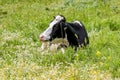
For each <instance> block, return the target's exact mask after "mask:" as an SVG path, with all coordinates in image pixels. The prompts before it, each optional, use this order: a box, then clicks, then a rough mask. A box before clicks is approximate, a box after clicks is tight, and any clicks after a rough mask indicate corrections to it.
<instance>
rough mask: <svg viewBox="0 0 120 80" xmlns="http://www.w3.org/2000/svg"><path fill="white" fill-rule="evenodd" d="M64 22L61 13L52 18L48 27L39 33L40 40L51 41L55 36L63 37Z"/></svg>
mask: <svg viewBox="0 0 120 80" xmlns="http://www.w3.org/2000/svg"><path fill="white" fill-rule="evenodd" d="M65 22H66V19H65V17H64V16H62V15H57V16H56V17H54V20H52V21H51V23H50V24H49V27H48V28H47V29H46V30H45V31H44V32H43V33H42V34H40V40H42V41H52V40H53V39H55V38H64V37H65V32H64V27H65V24H64V23H65Z"/></svg>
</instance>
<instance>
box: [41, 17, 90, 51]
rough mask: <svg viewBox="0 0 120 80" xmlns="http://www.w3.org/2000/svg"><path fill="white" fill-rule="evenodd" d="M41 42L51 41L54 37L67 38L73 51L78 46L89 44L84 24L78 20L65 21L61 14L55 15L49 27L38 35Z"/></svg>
mask: <svg viewBox="0 0 120 80" xmlns="http://www.w3.org/2000/svg"><path fill="white" fill-rule="evenodd" d="M39 38H40V40H41V41H43V42H46V41H50V42H51V41H53V40H54V39H56V38H63V39H67V41H68V43H69V46H71V47H74V49H75V51H77V49H78V48H79V47H84V46H87V45H88V44H89V37H88V33H87V31H86V29H85V26H84V25H83V23H82V22H80V21H74V22H67V21H66V18H65V17H64V16H63V15H57V16H56V17H54V19H53V20H52V21H51V22H50V24H49V27H48V28H47V29H46V30H45V31H44V32H43V33H42V34H40V36H39Z"/></svg>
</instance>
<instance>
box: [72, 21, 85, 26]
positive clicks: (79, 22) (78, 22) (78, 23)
mask: <svg viewBox="0 0 120 80" xmlns="http://www.w3.org/2000/svg"><path fill="white" fill-rule="evenodd" d="M74 23H78V24H79V25H80V26H83V25H82V24H81V23H80V22H79V21H74Z"/></svg>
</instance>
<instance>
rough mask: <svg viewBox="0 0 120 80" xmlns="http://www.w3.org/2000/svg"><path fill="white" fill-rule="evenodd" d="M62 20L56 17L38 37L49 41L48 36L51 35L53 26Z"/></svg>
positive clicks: (60, 17)
mask: <svg viewBox="0 0 120 80" xmlns="http://www.w3.org/2000/svg"><path fill="white" fill-rule="evenodd" d="M63 19H64V18H63V17H62V16H60V15H58V16H56V17H55V19H54V20H53V21H52V22H51V23H50V25H49V27H48V28H47V29H46V30H45V31H44V32H43V33H42V34H41V35H40V37H41V36H44V38H43V40H49V39H50V34H51V33H52V29H53V26H54V25H55V24H57V23H58V22H60V21H61V20H63Z"/></svg>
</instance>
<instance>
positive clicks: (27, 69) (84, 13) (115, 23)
mask: <svg viewBox="0 0 120 80" xmlns="http://www.w3.org/2000/svg"><path fill="white" fill-rule="evenodd" d="M58 14H62V15H64V16H65V17H66V18H67V21H68V22H72V21H74V20H80V21H82V22H83V23H84V24H85V26H86V29H87V31H88V34H89V38H90V44H89V45H88V46H87V47H86V48H81V49H79V51H78V52H77V57H76V59H73V55H74V53H73V52H74V50H73V49H72V48H71V47H69V48H68V49H67V50H66V52H65V54H62V53H61V52H58V53H51V52H49V53H44V54H43V53H41V52H40V46H41V41H40V40H39V34H40V33H42V32H43V31H44V30H45V29H46V28H47V27H48V25H49V22H50V21H51V20H52V19H53V16H55V15H58ZM7 79H8V80H9V79H11V80H19V79H20V80H23V79H27V80H31V79H36V80H48V79H51V80H114V79H116V80H119V79H120V1H119V0H1V1H0V80H7Z"/></svg>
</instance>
